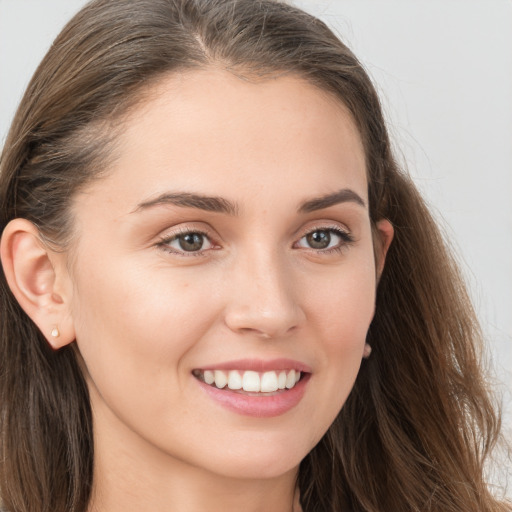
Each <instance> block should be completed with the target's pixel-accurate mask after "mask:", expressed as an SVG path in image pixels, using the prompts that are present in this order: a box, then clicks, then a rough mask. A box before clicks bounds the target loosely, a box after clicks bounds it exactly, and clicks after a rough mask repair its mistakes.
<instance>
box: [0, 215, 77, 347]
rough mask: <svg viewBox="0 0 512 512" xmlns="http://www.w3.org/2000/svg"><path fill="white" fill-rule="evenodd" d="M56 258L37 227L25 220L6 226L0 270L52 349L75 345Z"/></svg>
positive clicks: (67, 304) (67, 303) (1, 250)
mask: <svg viewBox="0 0 512 512" xmlns="http://www.w3.org/2000/svg"><path fill="white" fill-rule="evenodd" d="M59 256H60V257H62V255H57V254H56V253H53V252H52V251H50V250H49V248H48V247H47V246H46V245H45V244H44V243H43V241H42V240H41V237H40V234H39V231H38V229H37V227H36V226H35V225H34V224H32V223H31V222H29V221H28V220H26V219H14V220H12V221H11V222H9V224H8V225H7V226H6V228H5V229H4V232H3V234H2V239H1V242H0V257H1V260H2V267H3V270H4V274H5V277H6V280H7V284H8V285H9V288H10V289H11V291H12V293H13V295H14V297H15V298H16V300H17V301H18V303H19V304H20V306H21V307H22V308H23V310H24V311H25V313H27V315H28V316H29V317H30V318H31V319H32V321H33V322H34V323H35V324H36V325H37V326H38V327H39V329H40V330H41V332H42V333H43V335H44V336H45V338H46V339H47V340H48V342H49V343H50V345H51V346H52V347H53V348H54V349H58V348H61V347H63V346H64V345H67V344H69V343H71V342H72V341H74V338H75V333H74V327H73V322H72V319H71V316H70V312H69V301H70V297H69V293H68V292H67V290H65V289H64V288H63V287H62V286H61V285H58V284H57V283H61V282H62V279H58V277H61V278H62V277H63V276H58V272H62V265H59V266H56V262H57V259H58V258H59Z"/></svg>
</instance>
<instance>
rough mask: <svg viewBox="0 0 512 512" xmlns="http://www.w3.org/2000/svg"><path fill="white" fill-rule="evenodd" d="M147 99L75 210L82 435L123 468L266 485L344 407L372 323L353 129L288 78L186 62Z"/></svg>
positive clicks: (370, 255) (73, 274)
mask: <svg viewBox="0 0 512 512" xmlns="http://www.w3.org/2000/svg"><path fill="white" fill-rule="evenodd" d="M154 93H155V94H154V95H152V97H151V99H150V100H148V101H146V102H145V103H144V104H143V105H141V106H139V107H138V108H137V109H136V111H134V112H133V113H132V114H131V116H130V119H129V120H128V122H127V124H126V127H125V129H124V131H123V134H122V136H121V137H120V140H119V141H118V146H117V152H118V158H117V160H116V161H115V163H114V164H113V166H112V168H111V169H110V172H109V173H108V176H107V177H105V178H102V179H100V180H98V181H96V182H94V183H93V184H92V185H91V186H89V187H88V188H87V189H86V190H84V191H83V192H82V193H80V194H79V195H78V196H77V197H76V200H75V203H74V215H75V221H76V234H77V237H76V244H75V246H74V247H73V249H72V256H70V265H69V268H70V282H71V283H72V287H73V295H72V302H71V315H72V319H73V323H74V328H75V331H76V340H77V344H78V347H79V349H80V352H81V354H82V356H83V359H84V363H85V368H86V378H87V381H88V385H89V388H90V394H91V403H92V408H93V413H94V421H95V435H96V439H97V440H99V442H100V443H101V442H102V441H101V440H105V444H107V442H108V443H109V444H110V446H117V447H123V449H125V450H127V451H129V452H130V453H131V454H133V460H134V461H136V460H140V459H141V458H143V456H142V455H141V454H151V456H152V457H155V458H158V459H159V460H160V461H169V462H172V461H179V463H180V464H186V465H189V466H191V467H192V466H193V467H196V468H202V469H205V470H207V471H210V472H214V473H216V474H220V475H225V476H236V477H249V478H253V477H272V476H276V475H280V474H283V473H285V472H287V471H291V470H293V469H294V468H296V466H297V465H298V464H299V462H300V460H301V459H302V458H303V457H304V456H305V455H306V454H307V453H308V452H309V451H310V450H311V449H312V448H313V446H314V445H315V444H316V443H317V442H318V441H319V440H320V438H321V437H322V436H323V434H324V433H325V432H326V430H327V429H328V427H329V425H330V424H331V422H332V421H333V420H334V418H335V417H336V415H337V414H338V412H339V411H340V409H341V407H342V406H343V403H344V402H345V400H346V398H347V396H348V394H349V392H350V390H351V388H352V386H353V384H354V380H355V378H356V375H357V373H358V370H359V367H360V364H361V359H362V357H363V348H364V344H365V336H366V333H367V330H368V327H369V324H370V321H371V319H372V316H373V312H374V302H375V289H376V268H375V262H374V247H373V245H372V233H371V225H370V219H369V215H368V198H367V180H366V173H365V159H364V154H363V149H362V145H361V141H360V137H359V135H358V132H357V129H356V128H355V125H354V123H353V121H352V119H351V117H350V116H349V115H348V113H347V110H346V109H345V108H344V107H343V106H342V105H341V104H340V103H339V102H338V101H336V100H335V99H333V98H332V97H330V96H329V95H327V94H326V93H324V92H322V91H320V90H318V89H317V88H315V87H313V86H312V85H309V84H307V83H306V82H304V81H302V80H300V79H298V78H293V77H280V78H277V79H271V80H267V81H262V82H259V83H252V82H250V81H244V80H241V79H239V78H236V77H234V76H233V75H231V74H229V73H227V72H224V71H215V70H207V71H194V72H189V73H184V74H181V75H173V76H172V77H170V78H168V79H166V80H164V81H162V82H161V83H160V84H159V85H158V86H157V87H156V88H155V90H154ZM381 231H382V232H383V233H384V232H385V229H383V228H382V225H381ZM293 371H296V374H297V376H296V377H294V372H293ZM299 371H300V372H301V373H300V380H299V381H298V382H297V383H296V382H295V381H296V380H297V378H298V372H299ZM212 379H215V380H214V382H213V383H211V380H212ZM226 381H227V382H228V384H227V385H226ZM240 386H242V389H236V388H239V387H240ZM230 387H231V388H234V389H230ZM283 387H284V389H283ZM244 388H245V390H244ZM276 388H277V389H276ZM258 390H259V391H258ZM139 456H140V457H139Z"/></svg>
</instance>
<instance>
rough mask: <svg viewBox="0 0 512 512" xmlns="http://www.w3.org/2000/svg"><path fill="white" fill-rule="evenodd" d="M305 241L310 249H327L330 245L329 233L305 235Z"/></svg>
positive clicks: (321, 232)
mask: <svg viewBox="0 0 512 512" xmlns="http://www.w3.org/2000/svg"><path fill="white" fill-rule="evenodd" d="M306 241H307V243H308V245H309V246H310V247H311V248H312V249H327V247H329V245H330V243H331V233H330V232H329V231H324V230H322V231H313V232H312V233H309V234H308V235H306Z"/></svg>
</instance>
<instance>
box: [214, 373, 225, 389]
mask: <svg viewBox="0 0 512 512" xmlns="http://www.w3.org/2000/svg"><path fill="white" fill-rule="evenodd" d="M214 375H215V385H216V386H217V387H218V388H219V389H222V388H223V387H225V386H226V384H227V383H228V378H227V376H226V374H225V373H224V372H223V371H220V370H215V373H214Z"/></svg>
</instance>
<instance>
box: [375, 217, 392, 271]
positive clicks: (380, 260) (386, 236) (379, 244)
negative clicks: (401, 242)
mask: <svg viewBox="0 0 512 512" xmlns="http://www.w3.org/2000/svg"><path fill="white" fill-rule="evenodd" d="M375 227H376V232H377V236H376V240H375V259H376V267H377V279H380V276H381V275H382V271H383V270H384V265H385V262H386V255H387V253H388V250H389V247H390V245H391V242H392V241H393V236H394V234H395V230H394V228H393V225H392V224H391V222H390V221H389V220H388V219H381V220H379V221H378V222H377V223H376V225H375Z"/></svg>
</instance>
